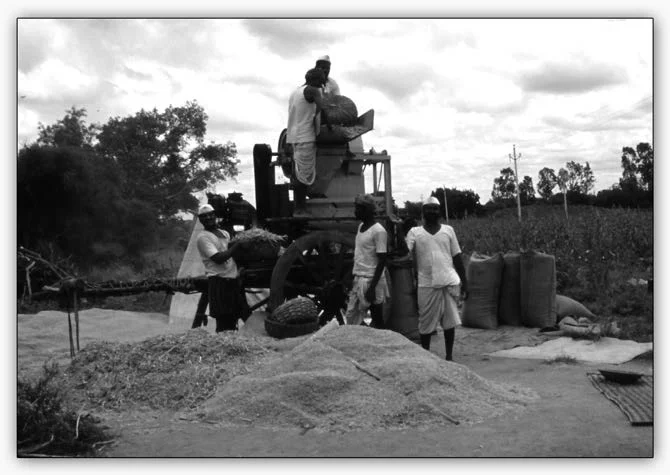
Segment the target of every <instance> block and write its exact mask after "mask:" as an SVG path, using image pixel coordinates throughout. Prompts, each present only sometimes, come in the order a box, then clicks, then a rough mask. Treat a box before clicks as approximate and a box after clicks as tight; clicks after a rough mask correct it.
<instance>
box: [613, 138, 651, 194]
mask: <svg viewBox="0 0 670 475" xmlns="http://www.w3.org/2000/svg"><path fill="white" fill-rule="evenodd" d="M621 167H622V168H623V173H622V177H621V178H620V179H619V187H620V188H621V189H622V190H624V191H637V190H644V191H649V192H651V194H652V195H653V191H654V150H653V148H652V147H651V145H649V144H648V143H645V142H641V143H639V144H637V147H636V149H635V150H634V149H633V148H631V147H624V148H623V149H622V155H621Z"/></svg>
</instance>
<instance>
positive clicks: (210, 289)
mask: <svg viewBox="0 0 670 475" xmlns="http://www.w3.org/2000/svg"><path fill="white" fill-rule="evenodd" d="M198 219H199V220H200V222H201V223H202V225H203V227H204V228H205V229H204V230H203V231H202V232H201V233H200V234H199V235H198V240H197V245H198V252H199V253H200V258H201V259H202V263H203V264H204V266H205V274H207V294H208V298H209V312H210V315H211V316H212V317H214V318H215V319H216V331H217V333H218V332H222V331H226V330H237V320H238V318H242V319H243V320H246V319H247V317H248V316H249V312H248V310H249V308H248V306H247V302H246V299H244V289H242V286H241V283H240V280H239V272H238V269H237V265H236V264H235V260H234V258H233V257H234V255H235V253H236V252H237V251H238V246H239V244H238V243H233V244H232V245H229V244H230V234H229V233H228V231H225V230H223V229H219V227H218V226H217V222H216V213H215V211H214V208H213V207H212V206H211V205H209V204H206V205H203V206H202V207H200V209H199V210H198ZM205 318H206V317H205Z"/></svg>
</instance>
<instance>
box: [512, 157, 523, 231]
mask: <svg viewBox="0 0 670 475" xmlns="http://www.w3.org/2000/svg"><path fill="white" fill-rule="evenodd" d="M512 147H513V151H514V154H511V153H510V154H509V159H510V160H514V183H515V184H516V209H517V212H518V215H519V222H521V196H520V193H519V172H518V170H517V167H516V161H517V160H519V159H520V158H521V154H519V155H517V154H516V145H512Z"/></svg>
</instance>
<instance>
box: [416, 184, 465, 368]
mask: <svg viewBox="0 0 670 475" xmlns="http://www.w3.org/2000/svg"><path fill="white" fill-rule="evenodd" d="M421 211H422V213H423V220H424V224H423V226H416V227H413V228H412V229H410V230H409V232H408V233H407V238H406V240H407V247H408V248H409V251H410V253H411V255H412V258H413V260H414V267H415V269H416V275H417V287H418V289H417V301H418V306H419V336H420V338H421V346H422V347H423V348H424V349H426V350H430V338H431V335H432V333H434V332H435V331H436V330H437V327H438V324H439V325H440V326H441V327H442V329H443V330H444V343H445V347H446V359H447V361H452V359H453V349H454V338H455V335H456V327H457V326H458V325H459V324H460V323H461V320H460V317H459V315H458V302H457V299H459V298H462V299H463V300H466V299H467V298H468V290H467V289H468V283H467V279H466V276H465V266H464V265H463V259H462V257H461V248H460V246H459V244H458V239H457V238H456V233H455V232H454V228H452V227H451V226H448V225H446V224H440V222H439V220H440V214H441V213H440V202H439V201H438V200H437V198H435V197H434V196H431V197H430V198H428V199H427V200H426V201H424V203H423V206H422V207H421Z"/></svg>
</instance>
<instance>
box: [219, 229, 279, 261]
mask: <svg viewBox="0 0 670 475" xmlns="http://www.w3.org/2000/svg"><path fill="white" fill-rule="evenodd" d="M284 239H285V236H280V235H278V234H274V233H272V232H270V231H267V230H265V229H262V228H251V229H247V230H244V231H240V232H239V233H237V234H236V235H235V236H234V237H233V238H232V239H231V240H230V242H231V243H235V242H237V243H239V244H240V248H239V251H238V253H237V254H236V255H235V261H236V262H238V263H240V262H242V263H244V262H254V261H259V260H266V259H274V258H276V257H277V254H278V253H279V249H280V248H281V244H282V242H283V240H284Z"/></svg>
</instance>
